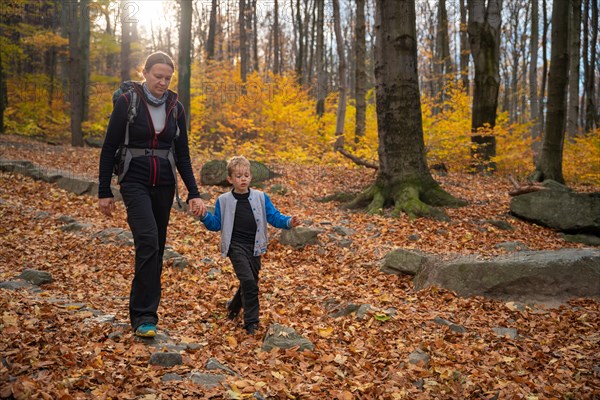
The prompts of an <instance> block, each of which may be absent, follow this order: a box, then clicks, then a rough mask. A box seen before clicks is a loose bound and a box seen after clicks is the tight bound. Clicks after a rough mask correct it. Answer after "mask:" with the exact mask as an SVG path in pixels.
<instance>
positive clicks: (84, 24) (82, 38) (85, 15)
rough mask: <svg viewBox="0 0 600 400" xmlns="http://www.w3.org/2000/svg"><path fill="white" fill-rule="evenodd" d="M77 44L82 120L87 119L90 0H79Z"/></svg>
mask: <svg viewBox="0 0 600 400" xmlns="http://www.w3.org/2000/svg"><path fill="white" fill-rule="evenodd" d="M80 7H81V18H80V20H79V23H80V35H79V46H80V51H81V64H80V67H81V88H82V89H81V95H82V97H83V99H82V105H83V108H82V112H81V118H82V120H83V121H87V120H88V113H89V103H90V101H89V98H90V94H89V89H90V0H81V3H80Z"/></svg>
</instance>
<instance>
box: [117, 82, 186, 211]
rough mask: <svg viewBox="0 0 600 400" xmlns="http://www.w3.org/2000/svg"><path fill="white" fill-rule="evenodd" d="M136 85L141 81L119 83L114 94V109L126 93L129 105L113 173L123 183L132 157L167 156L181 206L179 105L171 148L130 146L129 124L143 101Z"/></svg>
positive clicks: (176, 111)
mask: <svg viewBox="0 0 600 400" xmlns="http://www.w3.org/2000/svg"><path fill="white" fill-rule="evenodd" d="M136 85H138V86H140V85H141V82H135V81H125V82H122V83H121V85H119V88H118V89H117V90H115V91H114V92H113V94H112V102H113V109H114V106H115V104H116V103H117V100H118V99H119V97H121V96H122V95H123V94H124V93H129V106H128V107H127V126H126V127H125V139H124V141H123V143H121V145H120V146H119V148H118V149H117V151H116V152H115V160H114V163H113V173H114V174H115V175H116V176H117V178H118V179H117V183H121V181H122V180H123V178H124V177H125V174H126V173H127V170H128V169H129V163H130V162H131V159H132V158H133V157H137V156H143V155H149V154H151V155H155V156H158V157H161V158H166V159H167V160H169V164H171V169H172V170H173V176H174V177H175V198H176V199H177V204H178V205H179V207H180V208H181V199H180V198H179V190H178V187H177V186H178V185H177V167H176V165H175V160H176V158H175V141H176V140H177V139H178V138H179V124H178V123H177V113H178V108H177V105H175V107H174V108H173V111H172V115H173V118H175V124H176V126H177V131H176V132H175V136H174V137H173V142H171V148H170V149H169V150H159V149H136V148H130V147H129V125H130V124H132V123H133V122H134V121H135V118H136V117H137V116H138V114H139V109H140V103H141V101H140V94H139V93H138V91H137V89H136ZM165 124H166V122H165Z"/></svg>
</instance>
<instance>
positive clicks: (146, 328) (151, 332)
mask: <svg viewBox="0 0 600 400" xmlns="http://www.w3.org/2000/svg"><path fill="white" fill-rule="evenodd" d="M135 336H139V337H146V338H149V337H154V336H156V325H154V324H152V323H150V322H144V323H143V324H141V325H140V326H138V327H137V329H136V330H135Z"/></svg>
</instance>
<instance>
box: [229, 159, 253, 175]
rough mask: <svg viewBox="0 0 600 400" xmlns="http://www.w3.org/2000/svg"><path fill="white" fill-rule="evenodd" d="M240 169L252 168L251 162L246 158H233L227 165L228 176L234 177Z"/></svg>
mask: <svg viewBox="0 0 600 400" xmlns="http://www.w3.org/2000/svg"><path fill="white" fill-rule="evenodd" d="M238 168H250V161H248V159H247V158H246V157H244V156H235V157H231V159H230V160H229V162H228V163H227V175H229V176H233V173H234V172H235V171H236V170H237V169H238Z"/></svg>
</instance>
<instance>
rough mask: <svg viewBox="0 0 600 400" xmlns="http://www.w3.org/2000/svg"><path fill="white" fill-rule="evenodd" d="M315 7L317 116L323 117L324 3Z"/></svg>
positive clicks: (325, 89)
mask: <svg viewBox="0 0 600 400" xmlns="http://www.w3.org/2000/svg"><path fill="white" fill-rule="evenodd" d="M316 6H317V49H316V51H315V53H316V55H315V57H316V59H317V115H318V116H319V117H321V116H323V113H324V112H325V97H326V96H327V72H326V71H325V54H324V49H325V41H324V32H323V22H324V21H323V20H324V9H325V1H324V0H316Z"/></svg>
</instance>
